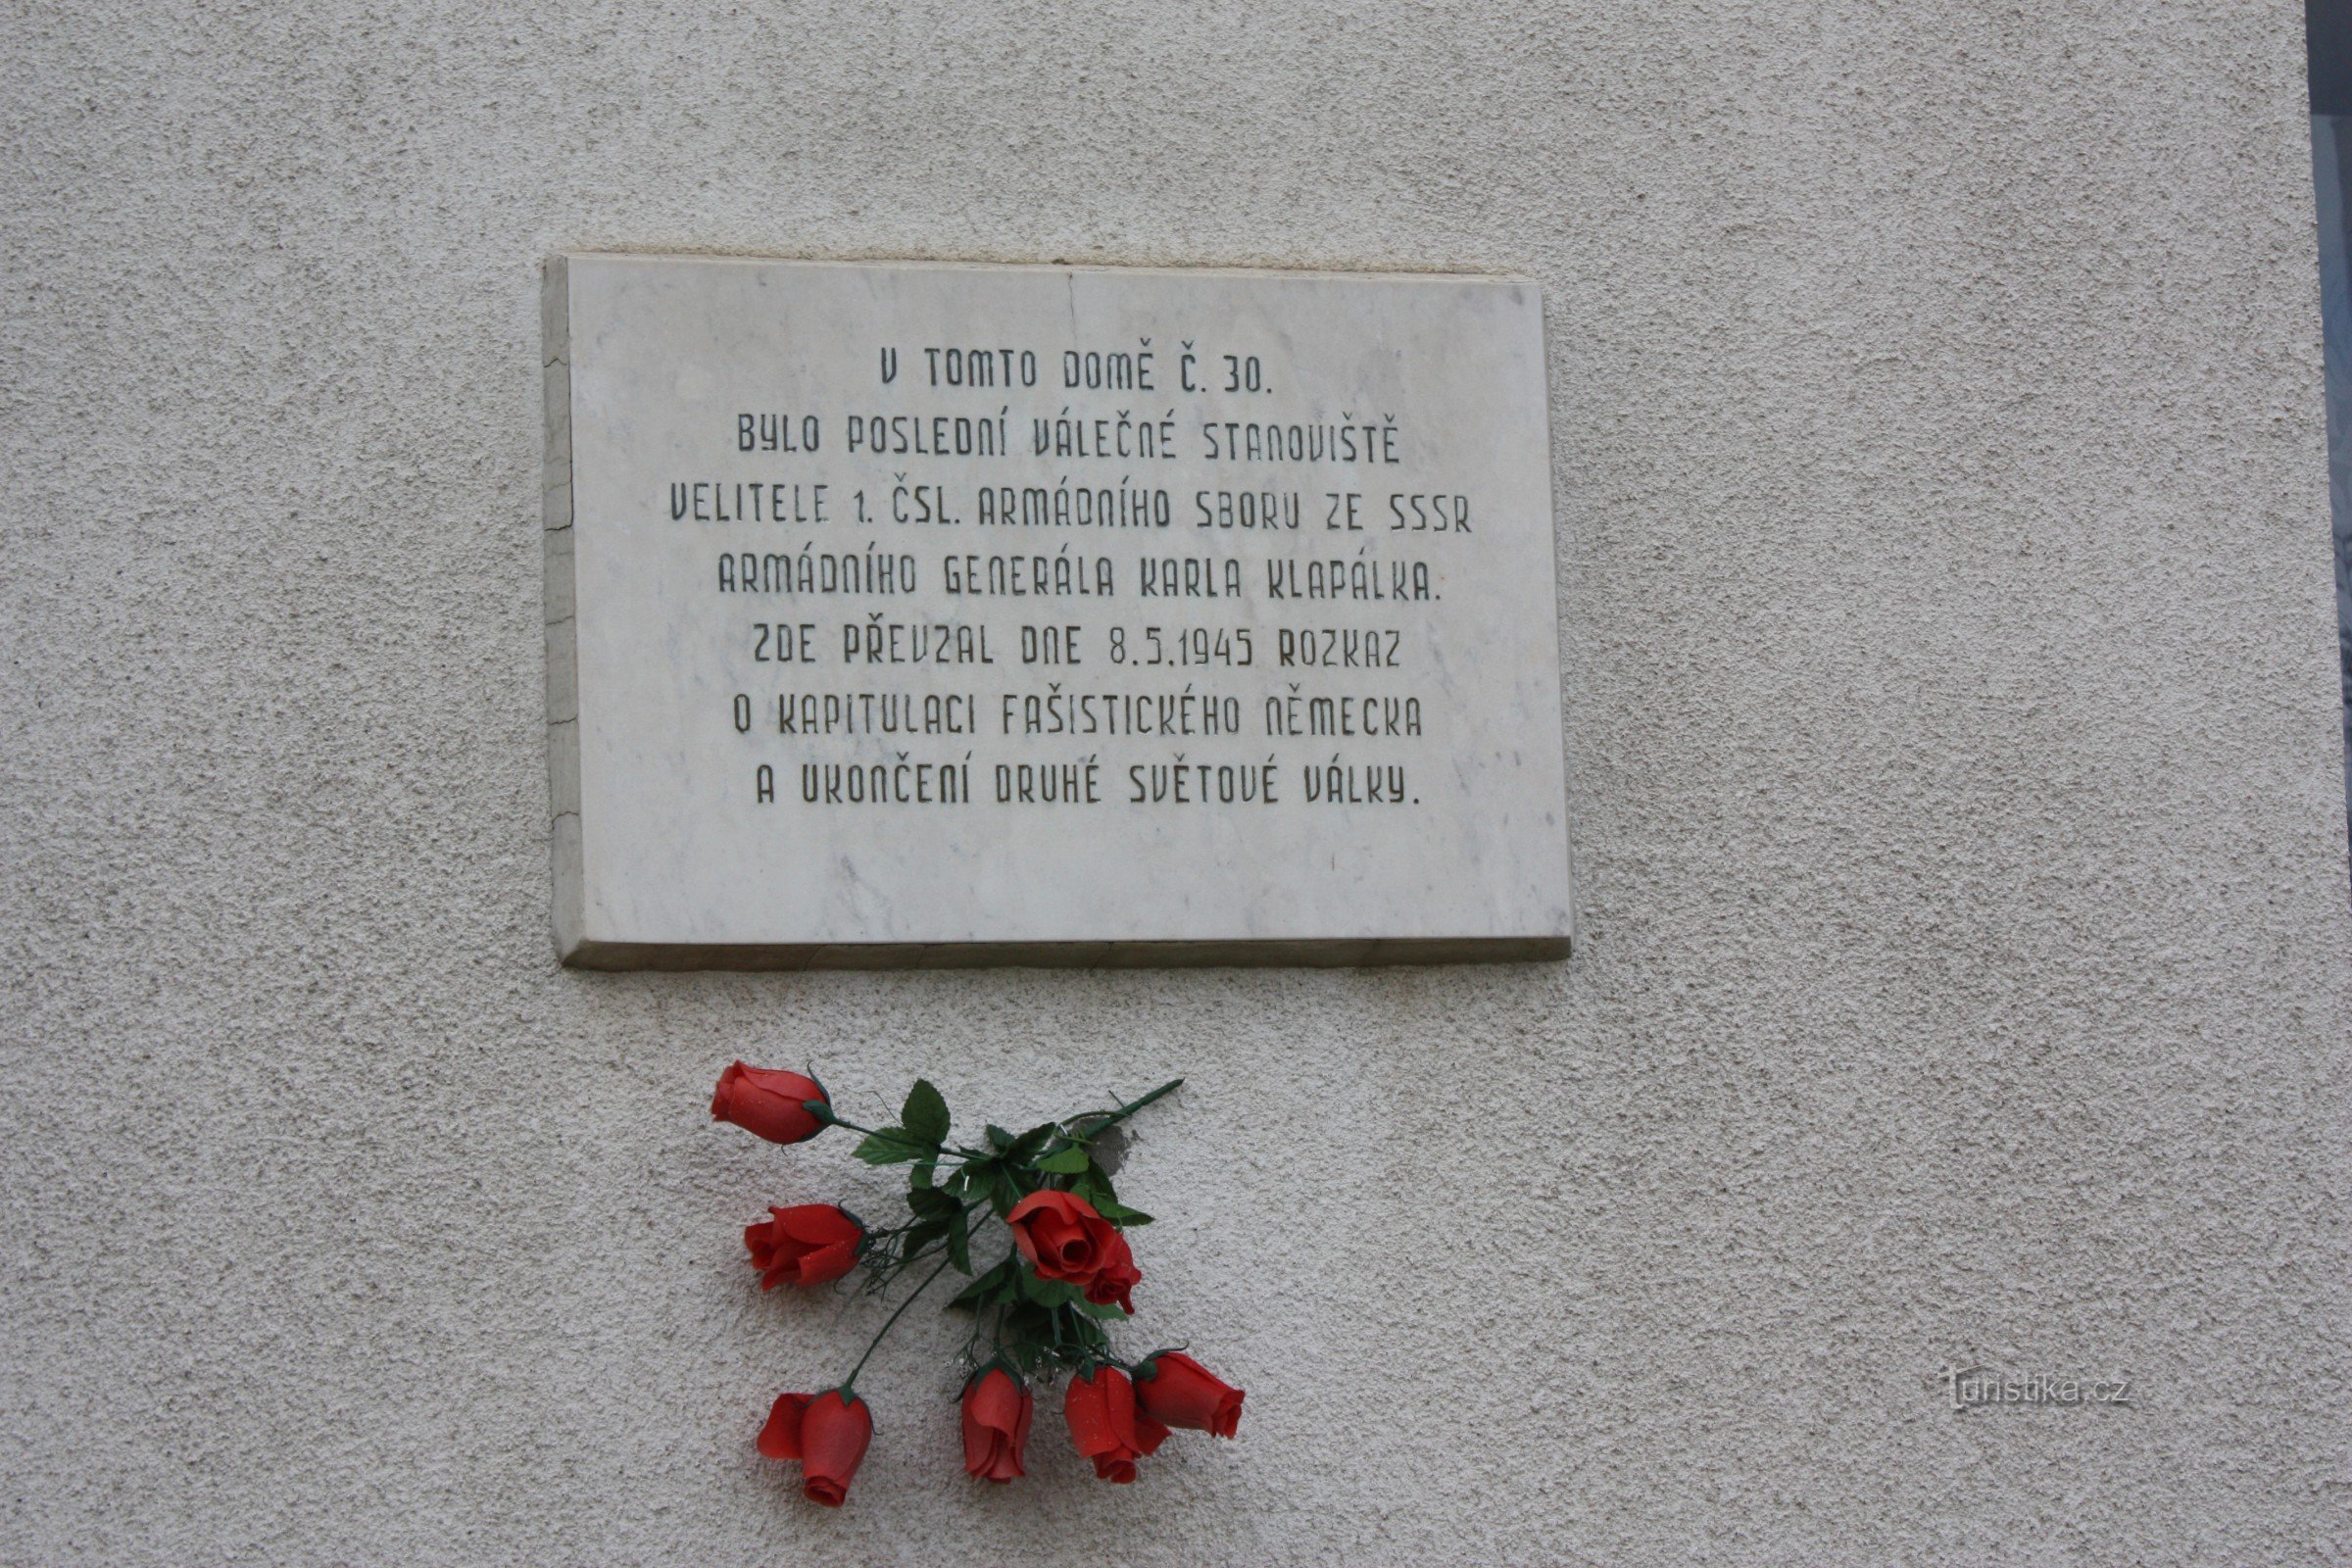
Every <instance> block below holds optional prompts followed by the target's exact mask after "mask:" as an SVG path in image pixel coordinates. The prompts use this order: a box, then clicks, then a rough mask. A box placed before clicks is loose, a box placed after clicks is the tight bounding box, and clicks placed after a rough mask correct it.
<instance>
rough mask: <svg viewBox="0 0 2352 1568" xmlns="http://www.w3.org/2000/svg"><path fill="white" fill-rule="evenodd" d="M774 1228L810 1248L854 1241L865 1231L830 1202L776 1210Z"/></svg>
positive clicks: (804, 1204)
mask: <svg viewBox="0 0 2352 1568" xmlns="http://www.w3.org/2000/svg"><path fill="white" fill-rule="evenodd" d="M776 1225H777V1228H778V1229H780V1230H782V1231H783V1232H784V1233H785V1234H786V1235H787V1236H790V1237H792V1238H793V1239H794V1240H796V1241H802V1242H807V1243H808V1244H809V1246H811V1247H829V1246H831V1245H832V1244H833V1243H835V1242H850V1241H856V1240H858V1238H859V1237H861V1236H863V1235H864V1234H865V1232H863V1231H861V1230H859V1229H858V1222H857V1221H856V1220H854V1219H852V1218H850V1216H849V1215H847V1214H844V1213H843V1212H842V1211H841V1210H840V1209H838V1208H835V1207H834V1206H833V1205H832V1204H831V1203H802V1204H800V1205H798V1206H797V1207H793V1208H779V1209H777V1210H776Z"/></svg>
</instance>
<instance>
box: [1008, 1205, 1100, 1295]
mask: <svg viewBox="0 0 2352 1568" xmlns="http://www.w3.org/2000/svg"><path fill="white" fill-rule="evenodd" d="M1005 1224H1007V1225H1009V1226H1011V1227H1012V1241H1013V1245H1014V1246H1015V1247H1018V1248H1019V1249H1020V1250H1021V1256H1022V1257H1024V1258H1026V1259H1028V1261H1029V1266H1030V1267H1031V1268H1034V1269H1036V1270H1037V1277H1038V1278H1039V1279H1041V1280H1067V1281H1069V1282H1070V1283H1071V1284H1073V1285H1085V1284H1086V1283H1088V1282H1089V1281H1090V1280H1092V1279H1093V1278H1094V1277H1095V1271H1096V1269H1098V1268H1099V1267H1101V1266H1102V1262H1103V1258H1104V1257H1105V1256H1106V1255H1107V1254H1108V1253H1109V1251H1110V1245H1111V1243H1112V1242H1114V1241H1116V1240H1117V1239H1118V1232H1116V1231H1114V1230H1112V1229H1111V1228H1110V1221H1108V1220H1106V1219H1104V1218H1103V1216H1102V1215H1100V1214H1098V1213H1096V1212H1095V1205H1094V1204H1092V1203H1090V1202H1088V1201H1086V1200H1085V1199H1083V1198H1073V1197H1071V1196H1070V1195H1069V1194H1068V1193H1056V1192H1043V1193H1031V1194H1030V1195H1029V1196H1028V1197H1027V1198H1024V1199H1022V1200H1021V1201H1019V1202H1017V1203H1015V1204H1013V1205H1012V1212H1011V1213H1009V1214H1006V1215H1005Z"/></svg>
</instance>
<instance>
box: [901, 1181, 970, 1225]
mask: <svg viewBox="0 0 2352 1568" xmlns="http://www.w3.org/2000/svg"><path fill="white" fill-rule="evenodd" d="M907 1207H908V1208H910V1209H912V1210H913V1211H914V1217H915V1218H916V1219H961V1218H962V1217H963V1205H962V1204H961V1203H959V1202H957V1201H956V1200H955V1199H953V1198H951V1197H949V1196H948V1195H947V1194H946V1193H943V1192H941V1191H940V1190H939V1189H938V1188H936V1187H916V1188H913V1189H910V1190H909V1191H908V1192H907Z"/></svg>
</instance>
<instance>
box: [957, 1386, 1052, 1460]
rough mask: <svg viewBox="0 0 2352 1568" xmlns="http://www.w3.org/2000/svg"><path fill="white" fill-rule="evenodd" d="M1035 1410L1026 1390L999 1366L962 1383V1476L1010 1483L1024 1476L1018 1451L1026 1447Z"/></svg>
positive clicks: (1034, 1403) (1034, 1402)
mask: <svg viewBox="0 0 2352 1568" xmlns="http://www.w3.org/2000/svg"><path fill="white" fill-rule="evenodd" d="M1036 1409H1037V1401H1036V1400H1035V1399H1034V1398H1032V1397H1030V1395H1029V1391H1028V1389H1027V1388H1025V1387H1023V1386H1022V1384H1021V1382H1020V1380H1019V1379H1017V1378H1015V1377H1014V1376H1013V1375H1012V1374H1011V1373H1009V1372H1007V1371H1005V1369H1004V1368H1003V1367H1001V1366H996V1367H990V1368H989V1369H988V1370H987V1371H986V1372H984V1373H982V1374H981V1375H980V1376H978V1377H976V1378H974V1379H972V1381H971V1382H969V1383H967V1384H965V1385H964V1389H963V1468H964V1473H965V1474H967V1475H974V1476H978V1477H979V1478H980V1479H981V1480H983V1481H1012V1480H1015V1479H1017V1478H1019V1477H1020V1476H1022V1475H1025V1474H1027V1472H1026V1471H1024V1470H1023V1469H1022V1468H1021V1451H1022V1449H1024V1448H1026V1447H1027V1446H1029V1417H1030V1416H1031V1415H1032V1414H1033V1413H1035V1411H1036Z"/></svg>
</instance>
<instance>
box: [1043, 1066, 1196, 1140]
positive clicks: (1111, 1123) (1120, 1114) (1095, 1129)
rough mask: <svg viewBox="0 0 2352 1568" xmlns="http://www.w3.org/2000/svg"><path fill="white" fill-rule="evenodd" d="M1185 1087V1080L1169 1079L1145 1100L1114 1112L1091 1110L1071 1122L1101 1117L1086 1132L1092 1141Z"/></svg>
mask: <svg viewBox="0 0 2352 1568" xmlns="http://www.w3.org/2000/svg"><path fill="white" fill-rule="evenodd" d="M1183 1087H1184V1080H1183V1079H1181V1078H1171V1079H1169V1080H1168V1081H1167V1082H1166V1083H1164V1084H1161V1085H1160V1086H1159V1087H1158V1088H1157V1089H1154V1090H1152V1092H1151V1093H1150V1094H1148V1095H1146V1096H1144V1098H1143V1099H1141V1100H1132V1101H1129V1102H1128V1103H1126V1104H1124V1105H1121V1106H1120V1107H1119V1108H1118V1109H1116V1110H1112V1111H1092V1110H1090V1111H1088V1112H1086V1113H1085V1114H1084V1115H1080V1116H1073V1117H1071V1118H1070V1120H1071V1121H1073V1122H1080V1121H1087V1120H1091V1119H1092V1118H1093V1117H1096V1116H1101V1117H1102V1118H1103V1120H1101V1121H1099V1122H1096V1123H1095V1125H1093V1126H1092V1127H1089V1128H1088V1129H1087V1130H1086V1136H1087V1137H1088V1138H1090V1139H1091V1138H1094V1137H1095V1136H1096V1135H1098V1134H1100V1133H1105V1132H1108V1131H1109V1130H1110V1129H1111V1128H1113V1127H1116V1126H1117V1125H1118V1124H1119V1123H1121V1122H1123V1121H1125V1120H1126V1119H1127V1118H1128V1117H1130V1116H1132V1115H1134V1114H1135V1113H1136V1112H1137V1111H1139V1110H1141V1109H1143V1108H1144V1107H1145V1106H1146V1105H1149V1104H1150V1103H1152V1102H1153V1101H1154V1100H1157V1099H1159V1098H1160V1097H1161V1096H1162V1095H1170V1094H1174V1093H1175V1092H1176V1091H1177V1090H1179V1089H1181V1088H1183Z"/></svg>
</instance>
